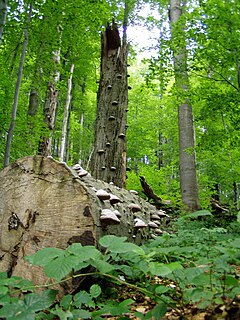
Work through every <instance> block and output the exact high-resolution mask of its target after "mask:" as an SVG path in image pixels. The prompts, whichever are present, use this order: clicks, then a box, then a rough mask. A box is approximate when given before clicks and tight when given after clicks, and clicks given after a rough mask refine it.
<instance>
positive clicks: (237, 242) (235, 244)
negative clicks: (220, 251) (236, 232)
mask: <svg viewBox="0 0 240 320" xmlns="http://www.w3.org/2000/svg"><path fill="white" fill-rule="evenodd" d="M230 245H231V247H234V248H240V238H237V239H234V240H233V241H231V243H230Z"/></svg>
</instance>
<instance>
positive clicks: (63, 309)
mask: <svg viewBox="0 0 240 320" xmlns="http://www.w3.org/2000/svg"><path fill="white" fill-rule="evenodd" d="M199 214H202V213H199V212H198V213H195V214H194V215H190V216H189V217H190V218H191V219H192V218H193V217H194V218H196V216H198V215H199ZM186 221H187V218H185V219H182V218H181V219H179V220H178V222H177V223H176V225H175V228H176V230H175V232H174V233H173V234H171V235H170V234H167V233H164V234H163V236H161V237H157V238H156V239H154V240H150V241H148V242H146V243H145V245H143V246H141V247H139V246H137V245H135V244H132V243H128V242H126V238H125V237H116V236H113V235H108V236H105V237H103V238H101V239H100V240H99V245H100V246H101V251H100V250H98V249H97V248H95V247H93V246H82V245H81V244H79V243H75V244H72V245H70V246H69V247H68V248H67V249H66V250H61V249H56V248H45V249H43V250H40V251H38V252H37V253H36V254H34V255H32V256H29V257H26V260H27V261H28V262H29V263H31V264H34V265H39V266H41V267H43V268H44V271H45V273H46V275H47V276H48V277H49V278H51V279H54V280H55V281H51V285H56V284H61V283H64V282H65V281H67V280H70V279H72V278H76V277H83V276H87V277H92V283H93V284H92V285H91V286H90V287H89V288H88V289H86V290H81V291H79V292H77V293H75V294H67V295H65V296H63V297H62V298H61V299H60V300H59V299H58V300H57V299H56V291H54V290H50V289H49V287H50V286H51V285H50V284H46V285H43V286H41V289H42V290H43V291H42V293H41V294H38V293H36V292H35V290H36V289H39V286H38V288H36V287H34V286H33V285H32V284H31V283H30V282H29V281H26V280H22V279H20V278H18V277H12V278H8V277H7V274H5V273H2V274H1V278H0V305H1V306H2V308H1V309H0V317H2V318H3V319H10V320H11V319H17V320H19V319H38V320H40V319H56V318H57V319H79V318H81V319H89V318H91V319H97V320H98V319H102V318H103V315H106V314H109V315H112V316H118V317H119V319H130V318H129V316H128V315H129V314H130V313H132V311H131V310H130V309H131V308H132V304H133V302H134V300H133V299H132V297H131V295H130V294H129V296H127V297H121V292H123V288H128V291H131V292H139V293H141V294H142V295H143V296H146V297H149V298H150V299H151V300H152V302H153V307H152V309H151V310H149V311H148V312H146V313H145V314H142V313H141V312H135V313H134V314H135V316H137V317H138V318H140V319H150V318H151V317H153V318H156V319H161V318H162V317H163V316H164V314H165V313H166V311H167V310H175V312H176V313H177V314H178V315H179V316H180V315H183V314H184V312H185V309H186V306H188V308H189V307H191V306H195V307H197V308H198V309H206V308H209V307H212V306H217V305H223V304H228V305H230V304H231V303H232V302H233V301H234V299H235V297H236V296H237V295H239V294H240V288H239V279H238V273H237V266H238V265H239V261H240V254H239V248H240V238H236V237H235V235H231V234H230V233H228V232H227V230H225V229H222V228H212V229H207V228H204V227H203V225H202V221H200V222H199V221H188V222H186ZM233 237H235V238H233ZM89 267H90V268H89ZM86 268H89V269H86ZM83 269H84V272H83ZM86 270H89V272H86ZM103 281H104V282H105V283H106V282H107V283H109V284H110V283H111V286H112V288H117V290H116V291H115V301H113V300H110V301H109V299H108V294H109V292H108V290H106V288H105V287H106V286H105V285H102V283H103ZM49 283H50V282H49ZM27 310H28V312H27Z"/></svg>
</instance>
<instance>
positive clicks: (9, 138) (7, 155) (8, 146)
mask: <svg viewBox="0 0 240 320" xmlns="http://www.w3.org/2000/svg"><path fill="white" fill-rule="evenodd" d="M31 16H32V4H30V7H29V13H28V21H27V27H26V28H25V30H24V40H23V45H22V53H21V57H20V63H19V68H18V75H17V82H16V87H15V93H14V100H13V105H12V113H11V123H10V126H9V129H8V135H7V142H6V148H5V154H4V167H6V166H8V164H9V161H10V149H11V143H12V138H13V131H14V127H15V122H16V115H17V107H18V96H19V90H20V86H21V82H22V73H23V65H24V60H25V55H26V48H27V43H28V28H29V23H30V20H31Z"/></svg>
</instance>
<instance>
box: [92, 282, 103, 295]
mask: <svg viewBox="0 0 240 320" xmlns="http://www.w3.org/2000/svg"><path fill="white" fill-rule="evenodd" d="M101 292H102V289H101V287H100V286H99V285H98V284H94V285H92V286H91V288H90V294H91V296H92V298H97V297H98V296H100V294H101Z"/></svg>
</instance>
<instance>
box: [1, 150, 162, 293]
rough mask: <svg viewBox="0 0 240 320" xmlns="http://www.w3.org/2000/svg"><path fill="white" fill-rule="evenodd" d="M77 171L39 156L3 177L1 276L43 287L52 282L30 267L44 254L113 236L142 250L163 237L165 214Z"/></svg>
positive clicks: (19, 162)
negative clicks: (145, 244) (32, 258)
mask: <svg viewBox="0 0 240 320" xmlns="http://www.w3.org/2000/svg"><path fill="white" fill-rule="evenodd" d="M74 167H75V169H73V168H70V167H68V166H67V165H66V164H64V163H60V162H58V161H55V160H53V159H51V158H50V157H42V156H35V157H25V158H23V159H20V160H17V161H16V162H15V163H13V164H12V165H10V166H8V167H6V168H5V169H3V170H2V171H0V181H1V184H0V257H1V259H0V270H1V271H6V272H8V273H9V274H12V275H18V276H22V277H24V278H25V279H30V280H32V281H33V283H35V284H43V283H45V282H46V280H47V279H46V277H45V275H44V273H43V271H42V270H41V268H39V267H34V266H30V265H29V264H28V263H26V262H25V261H24V256H26V255H30V254H33V253H35V252H36V251H38V250H40V249H41V248H45V247H57V248H62V249H65V248H66V247H67V246H68V245H69V244H72V243H75V242H80V243H81V244H82V245H97V244H98V239H99V238H100V237H101V236H103V235H107V234H114V235H117V236H126V237H127V238H128V241H131V242H134V243H136V244H140V243H142V242H144V241H145V239H148V238H150V237H155V235H158V234H160V233H161V230H160V229H159V227H158V226H159V225H161V224H162V225H163V226H164V223H163V222H164V220H165V219H166V218H167V216H166V217H164V215H163V212H159V211H157V209H156V208H155V207H154V206H152V205H150V204H149V203H148V202H146V201H145V200H143V199H141V198H140V197H138V196H137V195H135V194H134V193H131V192H129V191H127V190H124V189H120V188H117V187H115V186H112V185H109V184H107V183H104V182H102V181H99V180H95V179H93V178H92V177H91V176H90V175H89V174H88V175H86V172H85V171H84V170H82V169H79V166H77V165H75V166H74ZM101 190H102V191H101ZM103 190H104V191H103ZM109 212H110V216H107V214H109ZM111 216H112V218H111ZM135 218H137V220H136V219H135ZM140 220H141V222H142V225H141V226H140V225H139V223H140ZM137 222H138V224H137ZM150 222H151V223H150ZM153 222H154V224H153ZM160 228H161V226H160ZM70 289H72V287H71V285H70Z"/></svg>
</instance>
